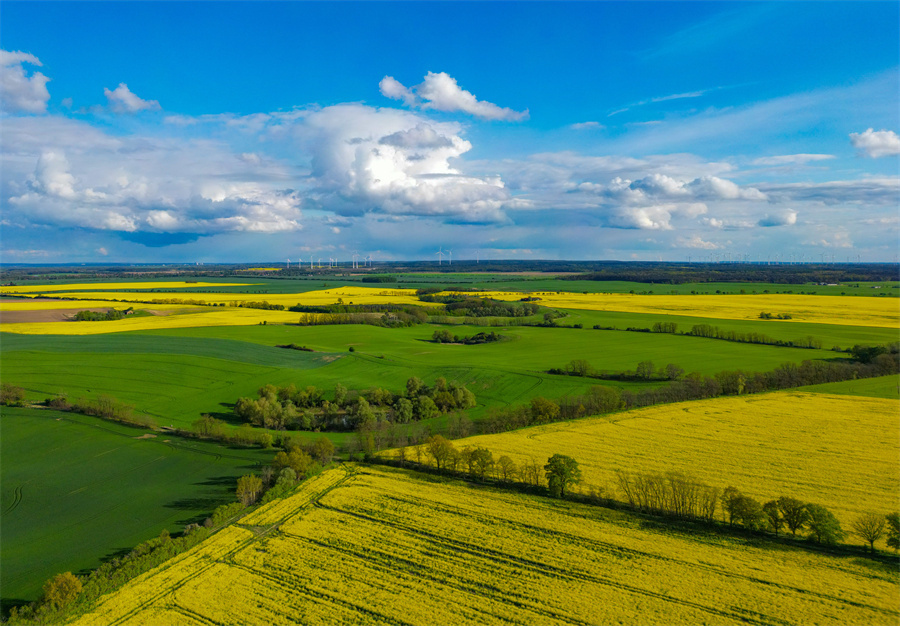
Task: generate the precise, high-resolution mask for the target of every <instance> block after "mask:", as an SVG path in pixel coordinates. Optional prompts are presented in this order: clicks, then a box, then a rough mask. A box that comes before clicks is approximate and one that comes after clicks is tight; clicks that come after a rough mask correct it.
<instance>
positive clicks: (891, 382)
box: [799, 376, 900, 400]
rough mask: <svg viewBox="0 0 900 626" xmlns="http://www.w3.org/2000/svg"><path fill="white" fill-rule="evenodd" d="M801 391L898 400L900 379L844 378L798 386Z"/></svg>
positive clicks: (886, 377)
mask: <svg viewBox="0 0 900 626" xmlns="http://www.w3.org/2000/svg"><path fill="white" fill-rule="evenodd" d="M799 389H800V390H802V391H812V392H817V393H834V394H838V395H843V396H861V397H866V398H889V399H891V400H900V380H898V378H897V377H896V376H879V377H877V378H863V379H862V380H845V381H843V382H839V383H825V384H822V385H810V386H809V387H799Z"/></svg>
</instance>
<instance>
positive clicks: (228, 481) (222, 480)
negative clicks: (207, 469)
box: [194, 466, 255, 488]
mask: <svg viewBox="0 0 900 626" xmlns="http://www.w3.org/2000/svg"><path fill="white" fill-rule="evenodd" d="M254 467H255V466H254ZM194 484H195V485H203V486H205V487H229V488H235V487H237V477H236V476H213V477H211V478H207V479H206V480H202V481H200V482H198V483H194Z"/></svg>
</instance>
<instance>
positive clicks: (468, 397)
mask: <svg viewBox="0 0 900 626" xmlns="http://www.w3.org/2000/svg"><path fill="white" fill-rule="evenodd" d="M257 395H258V398H256V399H252V398H246V397H243V398H239V399H238V400H237V402H236V403H235V405H234V414H235V415H236V416H237V417H238V418H240V419H242V420H244V421H245V422H248V423H250V424H253V425H254V426H260V427H263V428H271V429H276V430H285V429H287V430H313V431H316V430H319V431H344V432H346V431H353V430H357V429H359V428H361V427H371V426H374V425H376V424H378V423H382V422H384V423H391V424H393V423H398V424H408V423H410V422H417V421H422V420H429V419H433V418H435V417H439V416H441V415H443V414H445V413H447V412H449V411H454V410H465V409H469V408H472V407H474V406H475V403H476V400H475V394H473V393H472V392H471V391H469V389H467V388H466V386H465V385H463V384H462V383H459V382H457V381H450V382H448V381H447V380H446V379H445V378H443V377H439V378H437V379H436V380H435V381H434V385H431V386H428V385H426V384H425V383H424V382H423V381H422V379H420V378H418V377H416V376H413V377H411V378H409V379H408V380H407V381H406V388H405V390H403V391H402V392H399V393H394V392H391V391H389V390H387V389H382V388H378V387H376V388H373V389H368V390H365V391H351V390H348V389H347V388H346V387H345V386H344V385H342V384H340V383H338V384H337V385H335V387H334V392H333V394H332V398H331V399H330V400H329V399H327V398H325V392H324V390H321V389H317V388H316V387H314V386H307V387H306V388H305V389H299V388H297V387H296V386H295V385H293V384H291V385H288V386H286V387H276V386H275V385H265V386H264V387H261V388H260V389H259V390H258V392H257Z"/></svg>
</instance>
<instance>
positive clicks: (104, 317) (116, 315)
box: [72, 307, 134, 322]
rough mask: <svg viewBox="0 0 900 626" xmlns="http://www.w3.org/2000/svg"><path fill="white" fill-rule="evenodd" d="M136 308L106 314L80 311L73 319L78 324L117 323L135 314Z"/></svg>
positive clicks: (113, 310)
mask: <svg viewBox="0 0 900 626" xmlns="http://www.w3.org/2000/svg"><path fill="white" fill-rule="evenodd" d="M133 312H134V307H128V308H127V309H125V310H124V311H117V310H116V309H109V310H108V311H107V312H106V313H101V312H99V311H78V312H77V313H76V314H75V315H74V316H73V318H72V319H74V320H75V321H76V322H115V321H117V320H121V319H125V316H126V315H128V314H130V313H133Z"/></svg>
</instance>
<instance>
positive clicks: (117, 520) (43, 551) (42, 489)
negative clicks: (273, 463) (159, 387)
mask: <svg viewBox="0 0 900 626" xmlns="http://www.w3.org/2000/svg"><path fill="white" fill-rule="evenodd" d="M0 453H2V455H0V456H2V459H3V461H2V470H3V481H2V491H0V494H2V499H0V502H2V511H3V552H2V557H0V576H2V588H3V600H4V604H6V603H8V602H10V601H16V600H19V601H21V600H34V599H36V598H37V597H38V596H39V595H40V590H41V585H42V584H43V582H44V581H45V580H46V579H48V578H50V577H51V576H53V575H54V574H56V573H58V572H60V571H65V570H70V571H73V572H77V571H81V570H85V569H90V568H93V567H96V566H97V565H98V564H99V563H100V560H101V559H105V558H111V557H113V556H114V555H116V554H117V553H119V552H122V551H127V550H129V549H131V548H132V547H133V546H134V545H136V544H137V543H139V542H141V541H144V540H146V539H147V538H149V537H152V536H154V535H157V534H159V533H160V532H161V531H162V530H163V529H167V530H169V531H170V532H171V533H173V534H174V533H177V532H181V530H182V529H183V528H184V526H185V524H188V523H194V522H202V521H203V519H204V518H205V517H206V516H207V515H209V512H210V511H212V509H213V508H215V507H216V506H218V505H219V504H222V503H225V502H229V501H231V499H232V498H233V491H234V483H235V481H236V479H237V478H238V477H239V476H241V475H243V474H246V473H249V472H250V471H254V470H256V469H257V466H258V465H259V464H260V463H265V462H268V461H269V460H270V458H271V456H272V455H271V453H270V452H266V451H263V450H254V449H231V448H228V447H225V446H221V445H218V444H215V443H210V442H201V441H194V440H185V439H181V438H179V437H173V436H170V435H165V434H161V433H152V432H150V431H146V430H140V429H134V428H128V427H125V426H121V425H118V424H114V423H110V422H107V421H103V420H100V419H97V418H94V417H88V416H84V415H77V414H73V413H62V412H58V411H51V410H38V409H19V408H8V407H4V408H3V410H2V414H0Z"/></svg>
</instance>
